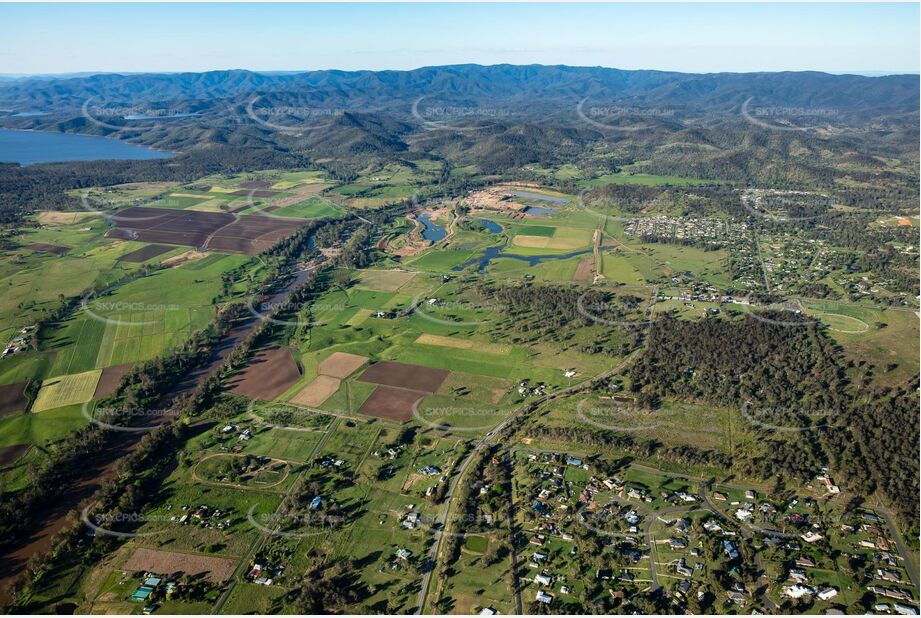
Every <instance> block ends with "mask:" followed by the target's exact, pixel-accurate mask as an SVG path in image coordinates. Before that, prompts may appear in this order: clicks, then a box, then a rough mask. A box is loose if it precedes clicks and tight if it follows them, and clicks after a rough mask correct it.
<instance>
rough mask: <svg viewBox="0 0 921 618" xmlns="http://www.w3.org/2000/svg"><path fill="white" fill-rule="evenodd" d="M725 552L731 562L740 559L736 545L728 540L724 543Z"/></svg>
mask: <svg viewBox="0 0 921 618" xmlns="http://www.w3.org/2000/svg"><path fill="white" fill-rule="evenodd" d="M723 551H724V552H725V553H726V555H727V556H729V559H730V560H736V559H737V558H738V557H739V550H738V548H736V544H735V543H733V542H732V541H730V540H728V539H727V540H724V541H723Z"/></svg>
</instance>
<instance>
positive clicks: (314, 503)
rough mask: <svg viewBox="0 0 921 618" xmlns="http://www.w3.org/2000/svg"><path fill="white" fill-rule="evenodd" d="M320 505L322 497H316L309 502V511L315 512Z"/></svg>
mask: <svg viewBox="0 0 921 618" xmlns="http://www.w3.org/2000/svg"><path fill="white" fill-rule="evenodd" d="M322 504H323V497H322V496H317V497H315V498H314V499H313V500H311V501H310V510H311V511H316V510H317V509H318V508H320V505H322Z"/></svg>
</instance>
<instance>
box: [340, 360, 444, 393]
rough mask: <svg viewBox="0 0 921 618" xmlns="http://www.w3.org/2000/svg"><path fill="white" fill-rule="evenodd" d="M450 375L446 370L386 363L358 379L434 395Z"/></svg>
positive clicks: (374, 367)
mask: <svg viewBox="0 0 921 618" xmlns="http://www.w3.org/2000/svg"><path fill="white" fill-rule="evenodd" d="M448 373H450V372H449V371H447V370H446V369H433V368H431V367H423V366H422V365H409V364H406V363H396V362H393V361H384V362H381V363H376V364H374V365H371V367H369V368H368V369H367V371H365V372H364V373H363V374H361V377H360V378H358V379H359V380H361V381H362V382H371V383H372V384H383V385H384V386H395V387H396V388H405V389H409V390H414V391H422V392H424V393H434V392H435V391H437V390H438V387H439V386H441V383H442V382H444V381H445V378H447V377H448Z"/></svg>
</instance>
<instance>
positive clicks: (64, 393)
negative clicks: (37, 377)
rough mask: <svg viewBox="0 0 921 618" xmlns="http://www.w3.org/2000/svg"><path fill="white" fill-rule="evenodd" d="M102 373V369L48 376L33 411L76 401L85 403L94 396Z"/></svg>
mask: <svg viewBox="0 0 921 618" xmlns="http://www.w3.org/2000/svg"><path fill="white" fill-rule="evenodd" d="M101 375H102V370H101V369H94V370H92V371H85V372H83V373H76V374H71V375H64V376H58V377H55V378H48V379H47V380H45V381H44V382H42V388H41V390H39V391H38V396H37V397H36V398H35V402H34V403H33V404H32V411H33V412H42V411H44V410H50V409H52V408H62V407H64V406H69V405H71V404H75V403H84V402H86V401H89V400H90V399H92V398H93V393H94V392H96V383H97V382H99V376H101Z"/></svg>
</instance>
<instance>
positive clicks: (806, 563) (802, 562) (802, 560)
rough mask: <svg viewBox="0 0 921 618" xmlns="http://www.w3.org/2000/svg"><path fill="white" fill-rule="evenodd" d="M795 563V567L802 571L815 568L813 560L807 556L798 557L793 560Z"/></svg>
mask: <svg viewBox="0 0 921 618" xmlns="http://www.w3.org/2000/svg"><path fill="white" fill-rule="evenodd" d="M795 563H796V566H798V567H801V568H804V569H811V568H813V567H815V560H813V559H812V558H810V557H809V556H800V557H798V558H797V559H796V560H795Z"/></svg>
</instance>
